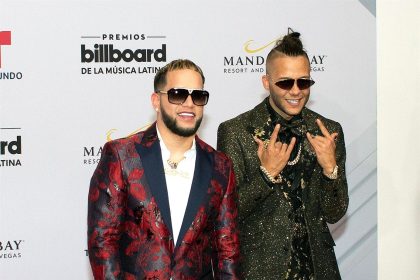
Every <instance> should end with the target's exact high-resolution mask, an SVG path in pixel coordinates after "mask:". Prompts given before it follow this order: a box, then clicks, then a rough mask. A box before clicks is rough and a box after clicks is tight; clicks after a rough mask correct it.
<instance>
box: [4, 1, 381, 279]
mask: <svg viewBox="0 0 420 280" xmlns="http://www.w3.org/2000/svg"><path fill="white" fill-rule="evenodd" d="M338 2H339V3H338ZM363 2H366V1H361V2H359V1H356V0H347V1H313V0H307V1H303V0H302V1H278V0H270V1H250V0H245V1H244V0H243V1H193V0H190V1H186V0H178V1H117V2H115V1H93V0H91V1H70V0H68V1H42V0H38V1H37V0H33V1H3V0H2V1H1V2H0V141H1V142H0V143H1V144H0V279H2V280H9V279H12V280H19V279H42V280H45V279H69V280H70V279H71V280H73V279H91V272H90V267H89V262H88V256H87V252H86V249H87V248H86V247H87V245H86V211H87V193H88V186H89V180H90V176H91V175H92V172H93V170H94V168H95V167H96V165H97V162H98V160H99V158H100V155H101V149H102V146H103V144H104V143H105V142H106V141H108V140H110V139H115V138H119V137H124V136H126V135H129V134H131V133H133V132H136V131H138V130H140V129H142V128H144V127H145V126H147V125H148V124H150V123H151V122H152V121H153V120H154V118H155V112H154V111H153V110H152V106H151V102H150V95H151V93H152V91H153V77H154V75H155V73H156V71H157V70H158V69H159V68H160V67H162V66H163V65H165V64H166V63H167V62H169V61H171V60H173V59H177V58H189V59H191V60H193V61H194V62H196V63H197V64H198V65H200V66H201V67H202V68H203V70H204V73H205V76H206V85H205V87H206V89H207V90H209V92H210V101H209V104H208V106H206V108H205V120H204V121H203V124H202V127H201V129H200V131H199V135H200V136H201V137H202V138H203V139H204V140H206V141H207V142H209V143H210V144H212V145H216V131H217V127H218V125H219V123H221V122H222V121H224V120H226V119H229V118H232V117H234V116H236V115H238V114H239V113H242V112H244V111H246V110H249V109H251V108H253V106H255V105H256V104H257V103H259V102H260V101H261V100H262V99H263V98H264V97H265V96H267V93H266V92H265V91H264V89H263V87H262V83H261V76H262V75H263V74H264V65H265V57H266V55H267V53H268V51H269V50H270V49H271V48H272V47H273V44H274V42H275V40H277V39H278V38H279V37H280V36H282V35H284V34H285V33H287V30H288V28H289V27H290V28H292V29H294V30H295V31H298V32H300V33H301V34H302V39H303V42H304V45H305V47H306V49H307V50H308V52H309V55H310V62H311V69H312V74H311V75H312V77H313V79H314V80H315V81H316V84H315V85H314V86H313V88H312V91H311V100H310V102H309V104H308V106H309V107H310V108H311V109H313V110H315V111H317V112H320V113H322V114H323V115H325V116H326V117H329V118H331V119H334V120H337V121H339V122H340V123H341V124H342V126H343V128H344V131H345V140H346V144H347V153H348V160H347V174H348V181H349V192H350V199H351V202H350V207H349V211H348V213H347V215H346V216H345V217H344V218H343V219H342V220H341V221H340V222H338V223H337V224H335V225H332V226H331V230H332V232H333V235H334V238H335V239H336V243H337V246H336V253H337V257H338V260H339V264H340V269H341V272H342V275H343V278H344V279H374V278H375V277H376V269H377V264H376V258H377V252H376V251H377V245H376V241H377V236H376V221H377V218H376V53H375V52H376V39H375V38H376V37H375V32H376V18H375V10H374V7H373V8H372V7H369V6H368V5H366V4H363Z"/></svg>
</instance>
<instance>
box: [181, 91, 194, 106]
mask: <svg viewBox="0 0 420 280" xmlns="http://www.w3.org/2000/svg"><path fill="white" fill-rule="evenodd" d="M182 106H186V107H192V106H194V102H193V101H192V97H191V94H190V95H188V97H187V99H185V101H184V102H183V103H182Z"/></svg>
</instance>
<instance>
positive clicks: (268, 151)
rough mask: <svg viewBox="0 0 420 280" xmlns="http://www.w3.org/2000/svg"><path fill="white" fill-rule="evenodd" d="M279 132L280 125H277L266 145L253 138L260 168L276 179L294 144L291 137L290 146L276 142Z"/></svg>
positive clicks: (293, 139) (294, 141) (293, 138)
mask: <svg viewBox="0 0 420 280" xmlns="http://www.w3.org/2000/svg"><path fill="white" fill-rule="evenodd" d="M279 130H280V124H277V125H276V126H275V127H274V130H273V133H272V134H271V136H270V140H269V141H268V143H267V142H266V143H265V142H263V141H262V140H261V139H258V138H256V137H255V138H254V139H255V142H257V144H258V151H257V154H258V158H259V159H260V161H261V166H263V167H264V168H265V169H266V170H267V171H268V172H269V173H270V175H271V176H273V177H277V175H279V174H280V172H281V171H282V170H283V169H284V167H285V166H286V164H287V162H288V161H289V158H290V153H291V152H292V150H293V147H294V146H295V143H296V138H295V137H292V140H291V141H290V144H286V143H282V142H280V141H277V135H278V133H279Z"/></svg>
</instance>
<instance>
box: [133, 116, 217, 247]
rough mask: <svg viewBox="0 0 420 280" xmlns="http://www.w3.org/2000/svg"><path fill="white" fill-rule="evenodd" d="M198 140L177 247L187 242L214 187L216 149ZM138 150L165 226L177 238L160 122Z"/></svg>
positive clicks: (146, 134)
mask: <svg viewBox="0 0 420 280" xmlns="http://www.w3.org/2000/svg"><path fill="white" fill-rule="evenodd" d="M195 141H196V151H197V154H196V161H195V170H194V177H193V181H192V185H191V191H190V195H189V198H188V204H187V207H186V210H185V215H184V219H183V222H182V225H181V230H180V234H179V236H178V241H177V244H176V245H177V246H179V245H180V243H181V241H182V240H183V239H184V236H185V233H186V232H187V230H188V228H189V227H190V226H191V224H192V222H193V221H194V218H195V216H196V215H197V213H198V210H199V208H200V206H201V205H202V204H203V200H204V197H205V195H206V194H207V189H208V187H209V185H210V180H211V177H212V170H213V166H214V164H213V161H214V155H213V153H212V149H211V148H210V147H209V146H208V145H207V144H206V143H204V142H203V141H202V140H201V139H200V138H199V137H198V136H196V137H195ZM136 149H137V152H138V153H139V155H140V158H141V162H142V165H143V169H144V173H145V176H146V181H147V186H148V187H149V189H150V193H151V194H152V197H154V199H155V201H156V204H157V205H158V208H159V210H160V212H161V215H162V219H163V221H164V223H165V224H166V226H167V227H168V229H169V231H170V233H171V235H172V236H173V229H172V220H171V211H170V206H169V198H168V190H167V185H166V180H165V172H164V168H163V162H162V154H161V149H160V141H159V138H158V137H157V131H156V122H155V123H154V124H152V125H151V126H150V127H149V128H148V129H147V130H146V131H144V134H143V137H142V139H141V141H140V143H139V144H137V145H136Z"/></svg>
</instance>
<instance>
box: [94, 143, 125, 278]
mask: <svg viewBox="0 0 420 280" xmlns="http://www.w3.org/2000/svg"><path fill="white" fill-rule="evenodd" d="M124 188H125V186H124V180H123V176H122V169H121V163H120V159H119V156H118V152H117V150H116V148H115V146H114V145H113V142H109V143H107V144H105V146H104V148H103V151H102V157H101V160H100V162H99V164H98V167H97V168H96V170H95V172H94V174H93V176H92V179H91V182H90V189H89V202H88V251H89V260H90V264H91V267H92V272H93V275H94V278H95V280H102V279H107V280H112V279H123V272H122V271H121V264H120V258H119V240H120V235H121V231H122V224H123V221H124V220H123V219H124V218H123V217H124V215H123V214H124V208H125V200H126V190H125V189H124Z"/></svg>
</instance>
